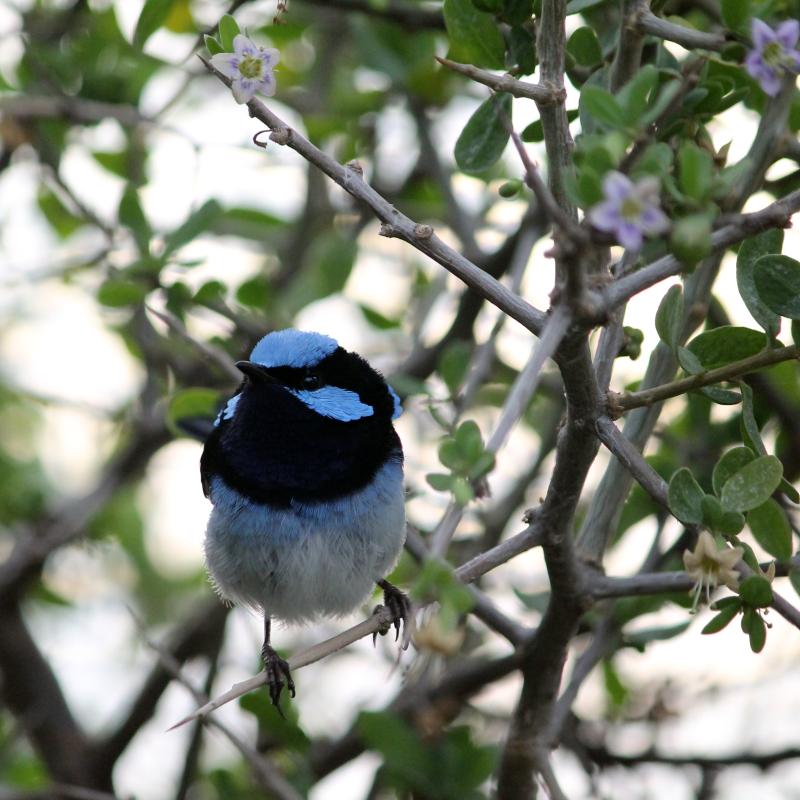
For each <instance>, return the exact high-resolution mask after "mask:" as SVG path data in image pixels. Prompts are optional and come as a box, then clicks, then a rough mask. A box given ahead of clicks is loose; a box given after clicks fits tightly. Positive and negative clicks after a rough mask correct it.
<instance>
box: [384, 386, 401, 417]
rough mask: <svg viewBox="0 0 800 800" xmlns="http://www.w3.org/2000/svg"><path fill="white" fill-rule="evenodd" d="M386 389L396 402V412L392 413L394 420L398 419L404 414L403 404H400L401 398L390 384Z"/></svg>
mask: <svg viewBox="0 0 800 800" xmlns="http://www.w3.org/2000/svg"><path fill="white" fill-rule="evenodd" d="M386 388H387V389H388V390H389V394H390V395H391V396H392V400H393V401H394V411H393V412H392V419H397V418H398V417H399V416H400V415H401V414H402V413H403V404H402V403H401V402H400V398H399V397H398V395H397V392H396V391H395V390H394V389H392V387H391V386H389V385H388V384H387V385H386Z"/></svg>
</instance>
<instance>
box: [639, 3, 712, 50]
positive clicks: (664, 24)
mask: <svg viewBox="0 0 800 800" xmlns="http://www.w3.org/2000/svg"><path fill="white" fill-rule="evenodd" d="M635 25H636V26H637V27H638V28H639V30H640V31H642V32H643V33H649V34H650V35H651V36H657V37H658V38H659V39H666V40H667V41H668V42H675V44H679V45H680V46H681V47H684V48H686V50H689V51H692V50H713V51H715V52H719V51H720V50H722V48H723V47H725V45H726V44H728V40H727V39H726V38H725V36H724V35H723V34H721V33H705V32H704V31H696V30H694V28H687V27H686V26H685V25H678V24H676V23H674V22H669V20H666V19H661V17H657V16H656V15H655V14H653V12H652V11H650V9H648V8H646V7H643V8H642V9H641V10H640V11H639V12H638V14H637V17H636V20H635Z"/></svg>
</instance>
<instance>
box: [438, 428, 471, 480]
mask: <svg viewBox="0 0 800 800" xmlns="http://www.w3.org/2000/svg"><path fill="white" fill-rule="evenodd" d="M439 461H441V462H442V464H443V465H444V466H445V467H447V468H448V469H452V470H453V471H455V472H466V470H467V468H468V466H469V464H468V463H467V462H466V460H465V459H464V454H463V453H462V452H461V448H460V447H459V446H458V442H456V440H455V439H453V438H452V437H450V436H448V437H447V438H446V439H443V440H442V443H441V444H440V445H439Z"/></svg>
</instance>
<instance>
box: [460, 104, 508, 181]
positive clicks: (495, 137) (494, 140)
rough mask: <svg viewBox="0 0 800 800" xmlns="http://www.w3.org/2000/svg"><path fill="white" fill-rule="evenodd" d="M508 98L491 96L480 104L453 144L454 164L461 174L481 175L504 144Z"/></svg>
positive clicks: (506, 131) (496, 156)
mask: <svg viewBox="0 0 800 800" xmlns="http://www.w3.org/2000/svg"><path fill="white" fill-rule="evenodd" d="M510 120H511V95H510V94H495V95H492V96H491V97H490V98H489V99H488V100H487V101H486V102H484V103H481V105H480V106H479V107H478V109H477V110H476V111H475V113H474V114H473V115H472V116H471V117H470V118H469V121H468V122H467V124H466V126H465V127H464V130H463V131H461V135H460V136H459V137H458V141H457V142H456V150H455V155H456V163H457V164H458V166H459V168H460V169H461V170H463V171H464V172H470V173H473V172H483V171H484V170H487V169H489V167H491V166H492V165H493V164H494V163H495V162H496V161H497V159H498V158H500V156H501V155H502V154H503V150H505V148H506V144H508V137H509V130H508V126H509V124H510Z"/></svg>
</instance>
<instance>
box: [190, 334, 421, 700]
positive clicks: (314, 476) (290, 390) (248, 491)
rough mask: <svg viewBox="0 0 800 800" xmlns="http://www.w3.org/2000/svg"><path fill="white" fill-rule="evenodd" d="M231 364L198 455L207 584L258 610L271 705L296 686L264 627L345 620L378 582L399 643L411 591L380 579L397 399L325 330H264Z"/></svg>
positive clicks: (392, 543)
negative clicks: (236, 380) (222, 400)
mask: <svg viewBox="0 0 800 800" xmlns="http://www.w3.org/2000/svg"><path fill="white" fill-rule="evenodd" d="M236 366H237V367H238V369H239V370H241V372H242V373H243V375H244V378H243V380H242V383H241V385H240V386H239V388H238V391H237V392H236V394H234V395H233V397H231V398H230V399H229V400H228V401H227V403H226V404H225V406H224V407H223V408H222V410H221V411H220V413H219V415H218V416H217V419H216V421H215V423H214V428H213V430H212V432H211V434H210V435H209V437H208V439H207V440H206V443H205V447H204V449H203V455H202V457H201V459H200V475H201V480H202V483H203V491H204V493H205V495H206V497H208V498H209V499H210V500H211V503H212V505H213V509H212V511H211V516H210V518H209V521H208V528H207V530H206V537H205V555H206V564H207V568H208V572H209V575H210V578H211V582H212V584H213V585H214V588H215V589H216V591H217V592H218V593H219V594H220V595H221V596H222V597H223V598H224V599H225V600H227V601H229V602H232V603H239V604H241V605H245V606H249V607H250V608H252V609H254V610H256V611H258V612H259V613H262V614H263V615H264V646H263V648H262V651H261V652H262V656H263V659H264V668H265V672H266V678H267V684H268V686H269V692H270V698H271V700H272V702H273V704H274V705H276V706H278V703H279V701H280V695H281V691H282V689H283V686H284V680H285V682H286V687H287V689H288V691H289V693H290V695H291V696H292V697H294V694H295V687H294V682H293V680H292V676H291V673H290V670H289V665H288V663H287V662H286V661H285V660H284V659H282V658H281V657H280V656H279V655H278V654H277V653H276V652H275V650H274V649H273V648H272V646H271V644H270V622H271V619H273V618H277V619H281V620H284V621H286V622H303V621H311V620H314V619H316V618H318V617H320V616H340V615H343V614H347V613H348V612H350V611H352V610H353V609H354V608H356V607H357V606H358V605H359V604H360V603H362V602H363V601H364V600H365V599H366V598H367V597H368V595H369V594H370V592H371V591H372V590H373V587H374V585H375V584H377V585H378V586H379V587H380V588H381V589H383V594H384V603H385V604H386V606H387V608H388V609H389V610H390V612H391V614H392V618H393V624H394V626H395V631H396V635H395V638H397V636H398V635H399V632H400V625H401V621H402V622H405V621H406V618H407V615H408V612H409V602H408V598H407V597H406V595H405V594H404V593H403V592H401V591H400V590H399V589H397V588H396V587H394V586H392V584H390V583H389V582H388V581H386V580H384V576H385V575H386V574H387V573H388V572H389V571H390V570H391V569H392V567H393V566H394V564H395V563H396V561H397V558H398V556H399V554H400V550H401V549H402V546H403V542H404V540H405V497H404V488H403V448H402V445H401V443H400V438H399V437H398V435H397V433H396V431H395V430H394V426H393V425H392V421H393V420H394V419H396V418H397V417H398V416H399V415H400V413H401V412H402V406H401V404H400V399H399V397H398V396H397V395H396V394H395V392H394V390H393V389H392V388H391V387H390V386H389V385H388V384H387V383H386V381H385V380H384V379H383V377H382V376H381V374H380V373H379V372H377V371H376V370H374V369H373V368H372V367H371V366H370V365H369V364H368V363H367V362H366V361H365V360H364V359H363V358H362V357H361V356H359V355H357V354H356V353H351V352H349V351H347V350H345V349H344V348H342V347H340V346H339V344H338V342H336V340H335V339H332V338H330V337H329V336H324V335H322V334H320V333H312V332H305V331H298V330H294V329H287V330H281V331H275V332H273V333H269V334H267V335H266V336H264V338H263V339H261V340H260V341H259V342H258V344H256V346H255V347H254V348H253V351H252V352H251V353H250V359H249V360H248V361H239V362H237V364H236ZM376 610H377V609H376Z"/></svg>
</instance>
